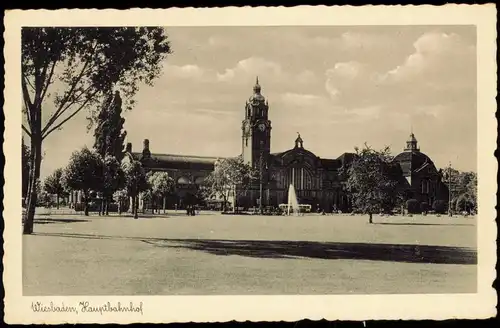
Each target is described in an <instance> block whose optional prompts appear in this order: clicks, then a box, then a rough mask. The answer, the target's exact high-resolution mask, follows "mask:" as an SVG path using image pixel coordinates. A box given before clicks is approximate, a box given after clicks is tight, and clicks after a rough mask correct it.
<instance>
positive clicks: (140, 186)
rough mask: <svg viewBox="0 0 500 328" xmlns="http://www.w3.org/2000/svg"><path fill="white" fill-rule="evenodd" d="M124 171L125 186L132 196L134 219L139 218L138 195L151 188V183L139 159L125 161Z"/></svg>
mask: <svg viewBox="0 0 500 328" xmlns="http://www.w3.org/2000/svg"><path fill="white" fill-rule="evenodd" d="M123 171H124V172H125V188H126V190H127V194H128V195H129V196H130V197H132V204H131V205H132V211H133V213H134V219H137V218H138V208H139V202H138V199H137V198H138V196H139V193H141V192H142V191H146V190H148V189H149V184H148V182H147V179H146V173H145V171H144V168H143V167H142V164H141V162H139V161H130V162H125V163H123Z"/></svg>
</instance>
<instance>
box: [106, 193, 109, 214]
mask: <svg viewBox="0 0 500 328" xmlns="http://www.w3.org/2000/svg"><path fill="white" fill-rule="evenodd" d="M106 215H109V196H106Z"/></svg>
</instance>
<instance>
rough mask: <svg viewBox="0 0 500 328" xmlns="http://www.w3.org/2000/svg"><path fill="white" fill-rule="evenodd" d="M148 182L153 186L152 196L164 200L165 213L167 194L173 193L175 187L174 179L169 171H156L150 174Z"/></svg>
mask: <svg viewBox="0 0 500 328" xmlns="http://www.w3.org/2000/svg"><path fill="white" fill-rule="evenodd" d="M148 182H149V185H150V186H151V192H152V196H153V197H154V198H157V199H161V200H162V202H163V213H165V206H166V200H167V196H168V195H169V194H170V193H172V190H173V189H174V180H173V179H172V178H171V177H170V176H169V175H168V173H167V172H155V173H153V174H151V175H149V177H148Z"/></svg>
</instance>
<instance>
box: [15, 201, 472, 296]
mask: <svg viewBox="0 0 500 328" xmlns="http://www.w3.org/2000/svg"><path fill="white" fill-rule="evenodd" d="M374 222H375V224H368V218H367V216H350V215H333V216H321V215H315V214H311V215H306V216H303V217H282V216H250V215H247V216H245V215H220V214H214V213H201V215H198V216H194V217H192V216H185V214H184V212H177V213H174V212H173V211H170V212H169V213H168V214H167V215H161V216H152V215H148V216H147V217H141V218H140V219H138V220H134V219H133V218H131V217H118V216H110V217H99V216H95V215H94V216H90V217H85V216H82V215H64V214H61V215H39V216H37V218H36V223H35V228H34V234H33V235H26V236H23V288H24V290H23V292H24V295H207V294H218V295H229V294H257V295H264V294H367V293H385V294H386V293H465V292H475V291H476V279H477V266H476V257H477V255H476V219H475V218H448V217H446V216H442V217H435V216H426V217H423V216H414V217H412V218H409V217H390V218H387V217H379V216H374Z"/></svg>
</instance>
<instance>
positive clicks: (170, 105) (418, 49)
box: [4, 6, 496, 322]
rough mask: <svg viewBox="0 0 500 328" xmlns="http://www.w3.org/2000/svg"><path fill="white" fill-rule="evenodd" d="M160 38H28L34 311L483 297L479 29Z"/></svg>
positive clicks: (27, 259)
mask: <svg viewBox="0 0 500 328" xmlns="http://www.w3.org/2000/svg"><path fill="white" fill-rule="evenodd" d="M479 7H480V6H479ZM489 9H492V10H490V11H493V12H494V11H495V8H494V7H489ZM215 10H216V9H215ZM221 10H223V9H221ZM240 10H241V11H240V13H241V15H243V10H244V9H240ZM247 10H250V11H251V9H247ZM283 10H285V9H283ZM70 12H71V11H70ZM212 12H214V11H212ZM285 12H286V11H285ZM18 14H19V13H18ZM82 15H83V14H82ZM101 16H102V15H101ZM490 16H491V15H490ZM490 16H488V17H490ZM40 17H41V16H40ZM113 17H115V19H116V17H118V18H119V17H120V15H117V16H113ZM142 17H144V18H145V17H147V15H143V16H142ZM154 17H156V16H154ZM479 17H480V16H477V17H476V20H478V19H479ZM309 18H310V19H312V17H309ZM152 21H153V22H154V24H151V23H150V22H147V23H146V22H145V23H144V24H138V25H136V26H133V24H132V25H131V24H128V23H127V22H126V21H125V19H124V20H123V21H120V22H121V24H119V23H117V24H116V25H111V24H110V23H109V22H105V21H102V23H101V24H98V23H94V24H93V25H90V24H82V25H78V24H76V23H75V24H74V25H68V24H61V26H59V24H56V25H51V24H50V23H49V22H47V23H46V25H45V26H43V25H38V26H37V24H31V23H30V24H26V25H22V24H19V25H20V26H19V27H20V28H19V30H18V31H17V32H16V33H17V34H16V35H17V36H18V37H19V38H20V39H18V40H17V41H16V44H18V45H20V53H19V50H18V53H19V58H16V61H17V65H19V66H20V67H19V68H17V69H16V70H15V71H14V72H17V73H16V74H17V75H18V76H16V80H15V82H14V83H18V84H19V86H18V87H17V89H14V90H15V92H13V95H14V98H15V101H14V104H19V106H20V108H19V109H18V110H17V112H16V109H14V108H12V109H9V111H11V113H10V115H14V116H15V115H17V116H18V118H17V121H14V122H9V124H12V125H14V124H16V126H15V129H16V131H18V132H17V133H18V134H19V138H18V139H17V141H16V140H11V141H12V142H17V146H16V145H15V143H13V146H12V148H14V147H18V149H20V151H18V150H16V151H15V152H14V154H17V155H19V156H18V157H19V159H17V162H16V163H17V164H16V165H17V166H18V167H17V168H16V171H15V172H18V173H19V174H18V176H19V177H16V175H12V176H10V175H8V174H6V175H5V176H6V180H14V182H15V183H16V186H17V187H16V188H18V190H19V191H18V192H17V193H15V192H14V194H15V197H12V198H11V199H14V201H13V202H17V203H15V204H10V205H11V206H15V207H17V204H19V211H18V212H17V213H19V216H18V217H9V218H8V219H9V220H10V221H9V224H10V225H15V226H16V227H15V228H13V230H14V233H13V234H14V235H15V238H16V240H17V239H19V240H20V241H19V243H20V244H19V245H21V246H22V250H21V249H17V250H16V254H17V255H16V256H17V257H18V260H16V261H18V262H19V263H20V265H21V267H20V268H19V270H20V271H19V276H18V277H17V279H19V280H20V282H19V284H20V287H21V293H22V294H21V295H19V296H18V297H24V298H29V302H28V301H27V302H28V303H27V304H28V305H27V306H28V307H27V308H26V310H25V311H28V312H29V314H30V315H35V316H36V315H53V316H57V315H62V313H65V314H64V315H66V316H67V315H71V314H74V315H75V317H74V318H73V319H72V320H80V319H79V318H77V317H76V316H79V317H83V316H85V315H86V314H89V315H91V314H98V315H100V316H101V319H100V320H105V319H103V318H105V316H106V315H107V314H106V313H109V315H118V314H119V313H125V314H126V315H132V316H133V315H134V314H135V313H138V314H137V315H138V317H137V318H135V319H132V321H134V320H135V321H136V322H138V321H140V320H143V319H144V318H142V319H141V318H140V317H144V311H146V306H147V301H142V298H143V297H148V296H169V297H174V298H173V299H172V301H173V302H175V299H176V298H175V297H180V296H189V297H197V296H220V297H222V296H238V297H243V296H262V297H266V296H273V295H274V296H277V295H281V296H283V297H285V296H287V295H288V296H293V297H299V296H300V295H303V296H307V297H312V296H315V295H316V296H327V295H330V296H339V297H340V296H347V295H348V296H366V295H375V296H377V295H378V297H382V295H392V296H397V295H405V297H413V296H415V297H418V295H430V294H441V295H448V296H449V297H451V298H452V299H453V297H454V296H453V295H457V298H458V297H465V296H467V295H471V297H473V295H479V293H480V292H481V291H484V288H483V287H480V284H481V282H480V281H482V279H481V278H480V272H481V270H480V266H481V265H480V262H478V259H479V258H481V256H482V254H486V253H485V252H486V251H484V253H483V249H484V248H481V247H480V246H479V244H478V243H479V242H480V240H481V239H484V242H486V243H488V242H491V243H493V245H494V243H495V242H494V238H493V239H492V240H489V239H488V238H489V236H486V235H485V236H484V237H481V235H480V234H479V233H478V231H480V230H479V227H480V226H481V225H483V224H493V227H494V217H489V216H490V215H491V214H492V213H494V204H489V205H485V204H486V203H484V201H483V200H482V199H480V194H479V193H478V190H481V188H483V186H482V185H479V184H478V181H479V182H481V183H484V181H485V180H488V181H489V180H491V181H489V182H493V179H492V177H493V175H494V174H496V173H495V172H494V171H489V173H488V171H484V165H483V168H481V165H482V164H481V158H482V157H481V152H483V151H484V149H483V148H482V147H478V145H480V144H482V145H488V146H487V147H489V145H490V144H492V142H494V140H495V138H496V134H494V133H495V131H489V133H491V135H490V136H489V137H488V138H491V140H490V141H488V142H484V143H481V138H482V137H481V136H480V134H481V129H484V130H483V131H486V129H490V126H491V124H490V125H487V124H485V125H483V124H482V123H481V121H480V115H479V114H478V113H479V112H480V111H483V114H484V113H486V114H485V115H483V117H484V116H488V117H489V116H491V114H492V113H493V112H494V110H495V109H494V108H488V107H481V106H480V105H479V101H478V94H480V93H481V91H482V90H483V89H481V87H480V86H479V85H480V81H479V79H480V77H481V76H482V75H481V69H480V66H478V63H479V62H480V61H479V60H478V47H479V44H480V42H479V40H481V39H480V36H479V28H478V26H477V25H474V24H459V23H450V24H443V23H440V22H435V23H434V24H430V23H429V24H382V23H378V24H350V25H348V24H345V25H332V24H326V23H325V24H311V25H307V24H296V25H291V24H282V25H281V24H273V25H265V24H264V25H259V24H257V25H255V24H253V25H251V24H248V25H245V24H241V25H234V24H228V25H227V26H224V24H217V23H216V22H215V23H212V24H211V25H205V26H198V25H195V24H193V25H192V26H188V25H186V24H181V25H175V24H174V25H170V24H168V21H167V20H165V21H164V23H163V24H158V23H156V22H157V21H158V20H157V19H153V20H152ZM124 24H126V25H124ZM381 24H382V25H381ZM491 24H493V25H492V26H494V20H492V21H491ZM488 27H489V25H488ZM491 41H492V42H493V43H494V39H493V40H491ZM489 45H490V44H489V43H488V46H489ZM492 56H494V54H493V55H492ZM6 58H8V57H6ZM492 58H494V57H492ZM16 61H15V62H14V63H13V64H12V65H16ZM6 65H7V64H6ZM493 73H494V72H493ZM19 75H20V76H19ZM493 75H494V74H493ZM6 81H7V80H6ZM7 84H8V82H7V83H6V85H7ZM491 87H492V85H488V89H486V88H485V89H484V90H491ZM494 89H495V85H493V90H494ZM488 101H489V100H488ZM493 101H494V98H493ZM489 105H490V104H489V103H488V106H489ZM493 106H494V105H493ZM488 119H489V120H491V121H492V120H494V116H491V117H489V118H488ZM16 122H18V123H16ZM7 123H8V121H7V119H6V126H7ZM487 151H490V149H487ZM487 156H491V157H492V158H493V152H492V151H491V154H487ZM6 157H7V155H6ZM9 159H10V157H8V158H7V161H8V160H9ZM488 160H489V159H488ZM11 165H12V164H11ZM485 174H486V176H485ZM488 174H489V175H490V177H489V178H488ZM7 185H8V184H6V188H7ZM490 189H491V188H490ZM493 189H495V190H496V186H495V187H494V188H493ZM484 190H486V189H484ZM492 196H493V195H492ZM488 206H493V207H491V208H490V207H488ZM492 211H493V212H492ZM15 213H16V212H15ZM493 215H494V214H493ZM490 227H491V225H490ZM487 245H488V246H489V245H491V244H487ZM7 252H10V253H11V256H13V253H14V251H13V250H12V249H8V250H7ZM493 256H494V255H493ZM494 261H495V260H493V262H492V263H494ZM4 263H5V262H4ZM16 263H17V262H16ZM488 263H489V262H488ZM492 268H493V267H492ZM486 279H488V277H487V278H486ZM491 282H492V281H491ZM484 283H486V285H491V283H490V282H488V281H487V280H486V281H484ZM488 287H489V286H486V291H487V292H488V293H491V292H493V293H494V291H493V290H491V291H490V290H489V289H488ZM91 296H96V297H97V296H99V297H100V298H99V301H95V302H94V301H92V300H91V299H90V301H89V299H88V298H87V297H91ZM107 296H113V297H115V296H116V297H124V296H126V297H133V299H128V298H127V299H122V298H120V301H119V302H118V301H116V300H114V299H110V300H109V301H108V300H107V299H106V297H107ZM51 297H57V299H52V298H51ZM69 297H71V298H69ZM73 298H75V300H74V301H71V299H73ZM340 299H341V298H339V300H340ZM144 300H146V298H144ZM410 304H411V303H409V304H408V305H409V307H412V306H411V305H410ZM491 305H492V306H493V303H492V304H491ZM219 310H220V309H219ZM492 311H494V306H493V307H492ZM139 313H140V314H139ZM492 314H493V315H494V313H492ZM40 318H42V317H40ZM277 319H278V318H277ZM81 320H85V319H83V318H81Z"/></svg>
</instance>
